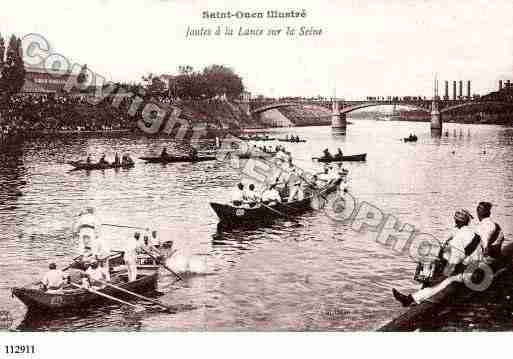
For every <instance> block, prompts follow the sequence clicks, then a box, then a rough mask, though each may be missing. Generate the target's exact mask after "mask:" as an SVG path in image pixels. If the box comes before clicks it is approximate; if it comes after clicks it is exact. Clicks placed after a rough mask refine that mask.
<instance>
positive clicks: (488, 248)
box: [474, 202, 504, 258]
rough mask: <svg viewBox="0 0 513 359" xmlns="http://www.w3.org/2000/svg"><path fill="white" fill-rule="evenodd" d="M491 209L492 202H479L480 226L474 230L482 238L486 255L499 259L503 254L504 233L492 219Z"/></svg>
mask: <svg viewBox="0 0 513 359" xmlns="http://www.w3.org/2000/svg"><path fill="white" fill-rule="evenodd" d="M491 209H492V204H491V203H490V202H479V204H478V205H477V210H476V212H477V218H478V219H479V224H477V225H476V226H475V228H474V230H475V232H476V233H477V235H478V236H479V237H481V245H482V246H483V248H484V255H485V256H490V257H492V258H497V257H499V256H500V253H501V246H502V242H503V241H504V233H503V232H502V229H501V226H499V225H498V224H497V223H496V222H494V221H492V220H491V219H490V214H491Z"/></svg>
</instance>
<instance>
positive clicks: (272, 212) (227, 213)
mask: <svg viewBox="0 0 513 359" xmlns="http://www.w3.org/2000/svg"><path fill="white" fill-rule="evenodd" d="M340 181H341V179H337V180H336V181H334V182H333V183H331V184H328V185H326V186H325V187H323V188H322V189H320V191H319V192H318V194H317V195H318V196H326V195H328V194H329V193H332V192H334V191H336V189H337V187H338V185H339V184H340ZM313 198H314V195H313V194H309V195H307V196H306V197H305V198H304V199H303V200H300V201H294V202H283V203H276V204H274V205H272V206H263V205H259V204H257V205H256V206H255V207H253V208H249V207H236V206H232V205H231V204H221V203H216V202H211V203H210V206H211V207H212V209H213V210H214V212H215V213H216V214H217V216H218V217H219V220H220V223H222V224H225V225H227V227H233V226H237V225H242V224H245V223H249V222H251V223H265V222H269V221H273V220H274V219H276V218H284V217H289V216H292V215H297V214H301V213H303V212H306V211H309V210H311V209H313V207H312V199H313Z"/></svg>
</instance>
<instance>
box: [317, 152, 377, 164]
mask: <svg viewBox="0 0 513 359" xmlns="http://www.w3.org/2000/svg"><path fill="white" fill-rule="evenodd" d="M312 159H314V160H317V161H319V162H325V163H330V162H363V161H366V160H367V154H366V153H362V154H359V155H350V156H342V159H340V158H339V157H333V158H324V157H313V158H312Z"/></svg>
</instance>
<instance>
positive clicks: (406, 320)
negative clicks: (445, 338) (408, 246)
mask: <svg viewBox="0 0 513 359" xmlns="http://www.w3.org/2000/svg"><path fill="white" fill-rule="evenodd" d="M512 258H513V243H510V244H509V245H506V246H505V247H503V248H502V257H501V258H500V259H494V260H491V261H490V263H488V265H489V266H490V268H492V270H493V272H494V277H493V282H492V284H491V286H490V287H489V288H487V289H486V290H487V291H489V290H493V289H494V286H497V285H498V283H499V282H500V280H499V279H500V278H501V276H503V275H504V274H507V273H508V272H509V273H511V265H512ZM478 293H481V292H479V291H476V290H472V289H470V288H468V287H467V286H466V285H465V284H463V283H458V282H454V283H451V284H449V285H448V286H447V287H446V288H445V289H443V290H442V291H440V292H439V293H437V294H436V295H434V296H433V297H431V298H429V300H427V301H424V302H422V303H420V304H416V305H412V306H410V307H409V308H408V310H407V311H406V312H404V313H403V314H401V315H399V316H398V317H397V318H395V319H393V320H392V321H390V322H389V323H387V324H386V325H384V326H382V327H381V328H379V329H378V330H379V331H385V332H388V331H413V330H416V329H417V328H421V327H422V324H423V323H426V322H429V321H432V320H433V318H435V317H436V316H437V313H439V312H440V311H441V310H443V309H444V308H446V307H447V306H448V305H451V304H453V303H456V302H461V303H465V302H468V301H469V300H471V299H472V297H473V296H475V295H476V294H478Z"/></svg>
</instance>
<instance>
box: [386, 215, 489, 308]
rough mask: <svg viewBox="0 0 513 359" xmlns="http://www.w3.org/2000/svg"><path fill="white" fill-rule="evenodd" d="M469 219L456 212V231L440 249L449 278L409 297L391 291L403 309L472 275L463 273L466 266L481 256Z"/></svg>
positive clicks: (481, 251) (469, 217)
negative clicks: (445, 261)
mask: <svg viewBox="0 0 513 359" xmlns="http://www.w3.org/2000/svg"><path fill="white" fill-rule="evenodd" d="M471 218H472V215H471V214H470V213H469V212H468V211H467V210H465V209H460V210H457V211H456V213H455V214H454V222H455V224H456V229H455V230H454V232H452V233H451V236H450V237H449V239H448V240H447V241H446V242H445V244H444V245H443V247H442V251H443V257H444V259H445V260H447V264H446V266H448V268H447V270H448V271H450V272H451V275H450V276H448V277H447V278H446V279H444V280H443V281H442V282H440V283H438V284H437V285H435V286H433V287H426V288H423V289H421V290H419V291H417V292H415V293H413V294H409V295H405V294H402V293H400V292H398V291H397V290H396V289H395V288H393V289H392V293H393V295H394V298H395V299H397V300H398V301H399V302H400V303H401V304H402V305H403V307H407V306H409V305H411V304H413V303H416V304H420V303H422V302H423V301H425V300H427V299H429V298H431V297H432V296H434V295H435V294H437V293H439V292H441V291H442V290H444V289H445V288H446V287H447V286H448V285H449V284H451V283H453V282H463V280H464V279H465V280H466V279H470V276H471V275H472V273H467V272H464V271H465V268H466V266H468V265H469V264H470V263H477V262H479V261H481V260H482V254H483V250H482V246H481V242H480V238H479V236H477V235H476V234H475V232H474V231H473V230H472V229H471V228H470V227H469V223H470V220H471Z"/></svg>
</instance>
